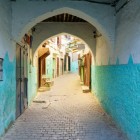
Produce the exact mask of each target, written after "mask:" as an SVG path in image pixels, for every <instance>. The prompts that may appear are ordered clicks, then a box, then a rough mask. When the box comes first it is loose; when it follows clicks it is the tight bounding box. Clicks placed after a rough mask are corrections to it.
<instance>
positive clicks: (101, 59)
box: [96, 36, 113, 65]
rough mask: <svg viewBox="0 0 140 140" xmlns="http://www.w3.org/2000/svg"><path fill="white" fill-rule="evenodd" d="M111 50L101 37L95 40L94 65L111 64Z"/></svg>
mask: <svg viewBox="0 0 140 140" xmlns="http://www.w3.org/2000/svg"><path fill="white" fill-rule="evenodd" d="M112 54H113V53H112V50H111V49H110V48H109V45H108V42H107V41H106V40H105V38H104V37H103V36H100V37H97V38H96V65H108V64H109V63H112V60H113V56H112Z"/></svg>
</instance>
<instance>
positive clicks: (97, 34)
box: [93, 31, 102, 38]
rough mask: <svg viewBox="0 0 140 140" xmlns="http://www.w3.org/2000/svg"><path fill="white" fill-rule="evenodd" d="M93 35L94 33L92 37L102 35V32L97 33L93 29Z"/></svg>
mask: <svg viewBox="0 0 140 140" xmlns="http://www.w3.org/2000/svg"><path fill="white" fill-rule="evenodd" d="M93 35H94V38H97V37H100V36H102V34H101V33H98V32H97V31H93Z"/></svg>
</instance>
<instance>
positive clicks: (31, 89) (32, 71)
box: [28, 65, 38, 105]
mask: <svg viewBox="0 0 140 140" xmlns="http://www.w3.org/2000/svg"><path fill="white" fill-rule="evenodd" d="M37 88H38V85H37V67H33V66H32V65H29V71H28V104H29V105H30V104H31V102H32V101H33V99H34V98H35V96H36V95H37Z"/></svg>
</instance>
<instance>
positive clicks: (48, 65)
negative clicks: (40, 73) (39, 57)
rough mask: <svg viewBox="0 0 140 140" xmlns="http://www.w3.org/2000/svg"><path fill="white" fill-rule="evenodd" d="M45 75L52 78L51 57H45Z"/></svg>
mask: <svg viewBox="0 0 140 140" xmlns="http://www.w3.org/2000/svg"><path fill="white" fill-rule="evenodd" d="M46 77H47V78H50V79H52V78H53V58H52V57H47V58H46Z"/></svg>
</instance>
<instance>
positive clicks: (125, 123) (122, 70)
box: [92, 0, 140, 140]
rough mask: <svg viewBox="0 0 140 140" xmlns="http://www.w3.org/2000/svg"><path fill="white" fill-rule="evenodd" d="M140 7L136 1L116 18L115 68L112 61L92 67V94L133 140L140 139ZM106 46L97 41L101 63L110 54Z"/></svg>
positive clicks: (124, 8)
mask: <svg viewBox="0 0 140 140" xmlns="http://www.w3.org/2000/svg"><path fill="white" fill-rule="evenodd" d="M120 2H121V3H123V2H125V0H121V1H120ZM139 6H140V1H139V0H132V1H130V2H129V3H128V4H127V5H125V6H124V7H123V9H121V10H120V11H119V12H118V13H117V14H116V39H115V48H114V60H113V61H114V62H112V63H113V65H112V64H111V63H110V60H109V61H108V65H106V66H105V65H104V66H103V65H102V66H92V92H93V93H94V94H95V95H96V96H97V97H98V99H99V100H100V103H101V104H102V106H103V107H104V109H105V110H106V112H107V113H108V114H110V115H111V116H112V118H113V119H114V121H115V122H116V124H117V125H118V127H120V128H121V129H122V130H123V131H124V132H125V133H126V134H127V136H128V138H129V139H130V140H139V139H140V127H139V122H140V96H139V93H140V84H139V83H140V64H139V63H140V53H139V52H140V47H139V45H140V39H139V38H140V28H139V25H140V8H139ZM117 8H119V5H118V7H117ZM100 41H101V40H100ZM105 44H106V43H105V41H103V40H102V41H101V42H98V41H97V46H96V57H97V58H96V61H97V62H98V61H99V60H100V59H103V58H104V55H103V54H107V53H108V52H107V51H104V48H106V46H107V45H105ZM99 48H100V49H99ZM98 54H99V55H98ZM106 63H107V61H106ZM102 64H103V63H102Z"/></svg>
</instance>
